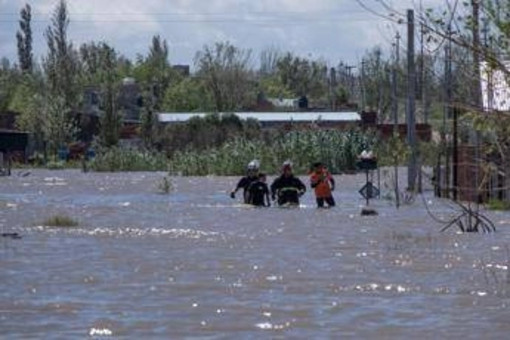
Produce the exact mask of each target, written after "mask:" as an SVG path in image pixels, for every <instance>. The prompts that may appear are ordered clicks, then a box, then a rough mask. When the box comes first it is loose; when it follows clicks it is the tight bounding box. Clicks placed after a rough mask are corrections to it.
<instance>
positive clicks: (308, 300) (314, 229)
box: [0, 170, 510, 339]
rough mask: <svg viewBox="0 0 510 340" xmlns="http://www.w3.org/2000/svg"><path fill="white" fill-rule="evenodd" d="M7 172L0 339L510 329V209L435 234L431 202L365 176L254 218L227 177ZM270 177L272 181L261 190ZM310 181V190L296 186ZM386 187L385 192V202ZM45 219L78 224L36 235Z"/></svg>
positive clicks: (397, 334)
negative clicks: (365, 192) (408, 199)
mask: <svg viewBox="0 0 510 340" xmlns="http://www.w3.org/2000/svg"><path fill="white" fill-rule="evenodd" d="M21 172H22V171H21V170H16V171H15V172H14V174H13V176H12V177H9V178H6V177H3V178H0V225H1V231H2V232H18V233H19V234H20V235H21V236H22V239H19V240H15V239H10V238H1V239H0V271H1V273H0V286H1V288H2V289H1V290H0V333H1V334H2V335H3V336H4V337H6V338H8V339H27V338H61V339H69V338H84V337H87V336H93V337H96V336H98V337H109V336H110V337H126V338H140V339H143V338H145V339H147V338H166V339H171V338H183V337H198V338H204V339H216V338H218V339H219V338H225V337H228V338H252V339H256V338H309V339H310V338H345V337H357V338H391V339H393V338H409V337H419V338H424V337H427V336H429V337H433V338H447V337H448V338H466V339H480V338H484V339H502V338H506V337H507V336H508V333H509V332H510V323H509V322H508V321H509V320H510V274H509V270H508V266H509V264H510V263H509V262H510V254H509V251H510V250H509V247H510V213H508V212H507V213H495V212H492V213H489V216H491V218H492V220H493V222H494V223H495V225H496V228H497V232H496V233H492V234H458V233H457V232H456V230H454V229H451V230H448V231H446V232H444V233H441V232H440V229H441V227H442V225H441V224H439V223H438V222H435V221H434V220H433V219H432V218H431V217H430V216H429V215H428V214H427V212H426V209H425V208H424V204H427V205H428V207H429V208H430V210H431V211H432V212H433V213H434V214H435V215H437V216H438V217H441V218H443V219H448V218H450V217H452V216H453V215H452V214H453V210H452V209H450V208H449V206H448V205H447V204H445V202H442V201H441V200H438V199H436V198H433V197H432V194H431V192H426V193H425V198H424V200H422V198H421V197H418V198H416V200H415V202H414V203H413V204H410V205H404V206H403V207H401V209H399V210H396V208H395V207H394V206H393V203H392V202H391V201H389V200H385V199H381V200H375V201H373V207H375V208H376V209H377V211H378V212H379V216H374V217H362V216H360V209H361V207H362V206H363V203H364V201H363V200H362V198H361V197H360V195H359V193H358V190H359V189H360V188H361V186H362V185H363V184H364V176H363V175H346V176H335V179H336V181H337V191H335V192H334V195H335V199H336V201H337V204H338V206H337V207H336V208H334V209H329V210H327V209H325V210H318V209H316V208H315V199H314V197H313V192H312V191H310V190H308V192H307V193H306V194H305V196H304V197H303V201H302V205H303V206H302V207H301V208H300V209H279V208H273V207H272V208H269V209H256V208H248V207H245V206H243V205H241V204H239V203H240V196H241V195H240V194H238V200H236V201H234V200H232V199H230V197H228V195H227V191H229V190H230V189H232V187H233V186H234V185H235V183H236V182H237V179H238V178H229V177H202V178H186V177H177V178H173V179H172V181H173V186H174V190H173V191H172V192H171V193H170V194H169V195H164V194H160V193H158V188H157V186H158V182H160V180H161V178H163V176H164V175H165V174H164V173H115V174H108V173H106V174H105V173H88V174H84V173H81V172H79V171H76V170H66V171H46V170H31V173H30V175H28V176H26V177H22V176H19V174H20V173H21ZM273 178H274V177H269V182H271V181H272V179H273ZM303 180H304V181H305V180H306V182H305V183H306V184H308V180H307V179H306V178H303ZM384 194H385V191H384V190H383V196H384ZM56 214H61V215H68V216H70V217H72V218H73V219H76V220H77V221H78V222H79V226H77V227H68V228H55V227H46V226H43V224H44V221H45V220H46V219H47V218H49V217H51V216H53V215H56Z"/></svg>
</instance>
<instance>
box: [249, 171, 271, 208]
mask: <svg viewBox="0 0 510 340" xmlns="http://www.w3.org/2000/svg"><path fill="white" fill-rule="evenodd" d="M248 204H251V205H254V206H256V207H269V206H271V203H270V202H269V188H268V187H267V184H266V174H262V173H261V174H259V177H258V179H257V180H256V181H255V182H252V183H251V184H250V186H249V187H248Z"/></svg>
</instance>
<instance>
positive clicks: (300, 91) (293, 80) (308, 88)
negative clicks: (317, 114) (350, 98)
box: [276, 52, 328, 98]
mask: <svg viewBox="0 0 510 340" xmlns="http://www.w3.org/2000/svg"><path fill="white" fill-rule="evenodd" d="M276 69H277V73H276V74H277V75H278V77H279V79H280V81H281V83H282V84H283V87H284V88H286V89H289V90H290V91H291V92H292V93H294V95H295V96H309V97H311V98H320V97H321V96H323V95H324V93H326V92H327V88H326V84H327V83H326V79H327V70H328V68H327V66H326V63H325V62H322V61H316V60H308V59H305V58H300V57H297V56H295V55H293V54H292V53H290V52H288V53H287V54H285V55H284V56H283V57H281V58H279V59H278V61H277V63H276Z"/></svg>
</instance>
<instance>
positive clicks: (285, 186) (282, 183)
mask: <svg viewBox="0 0 510 340" xmlns="http://www.w3.org/2000/svg"><path fill="white" fill-rule="evenodd" d="M305 192H306V187H305V185H304V184H303V182H301V180H300V179H299V178H297V177H294V175H293V174H292V164H291V163H290V162H289V161H286V162H285V163H283V166H282V174H281V176H280V177H278V178H276V179H275V180H274V181H273V183H272V184H271V198H272V199H273V200H275V199H278V200H277V201H278V205H279V206H282V205H299V197H301V196H302V195H303V194H304V193H305Z"/></svg>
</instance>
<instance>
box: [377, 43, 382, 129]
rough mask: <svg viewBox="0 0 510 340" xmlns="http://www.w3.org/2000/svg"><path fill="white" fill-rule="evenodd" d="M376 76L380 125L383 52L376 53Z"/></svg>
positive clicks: (380, 120)
mask: <svg viewBox="0 0 510 340" xmlns="http://www.w3.org/2000/svg"><path fill="white" fill-rule="evenodd" d="M375 72H376V74H375V76H376V77H377V78H376V84H377V120H378V121H379V123H382V90H381V87H382V86H381V77H382V72H381V50H379V49H378V50H377V51H376V66H375Z"/></svg>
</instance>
